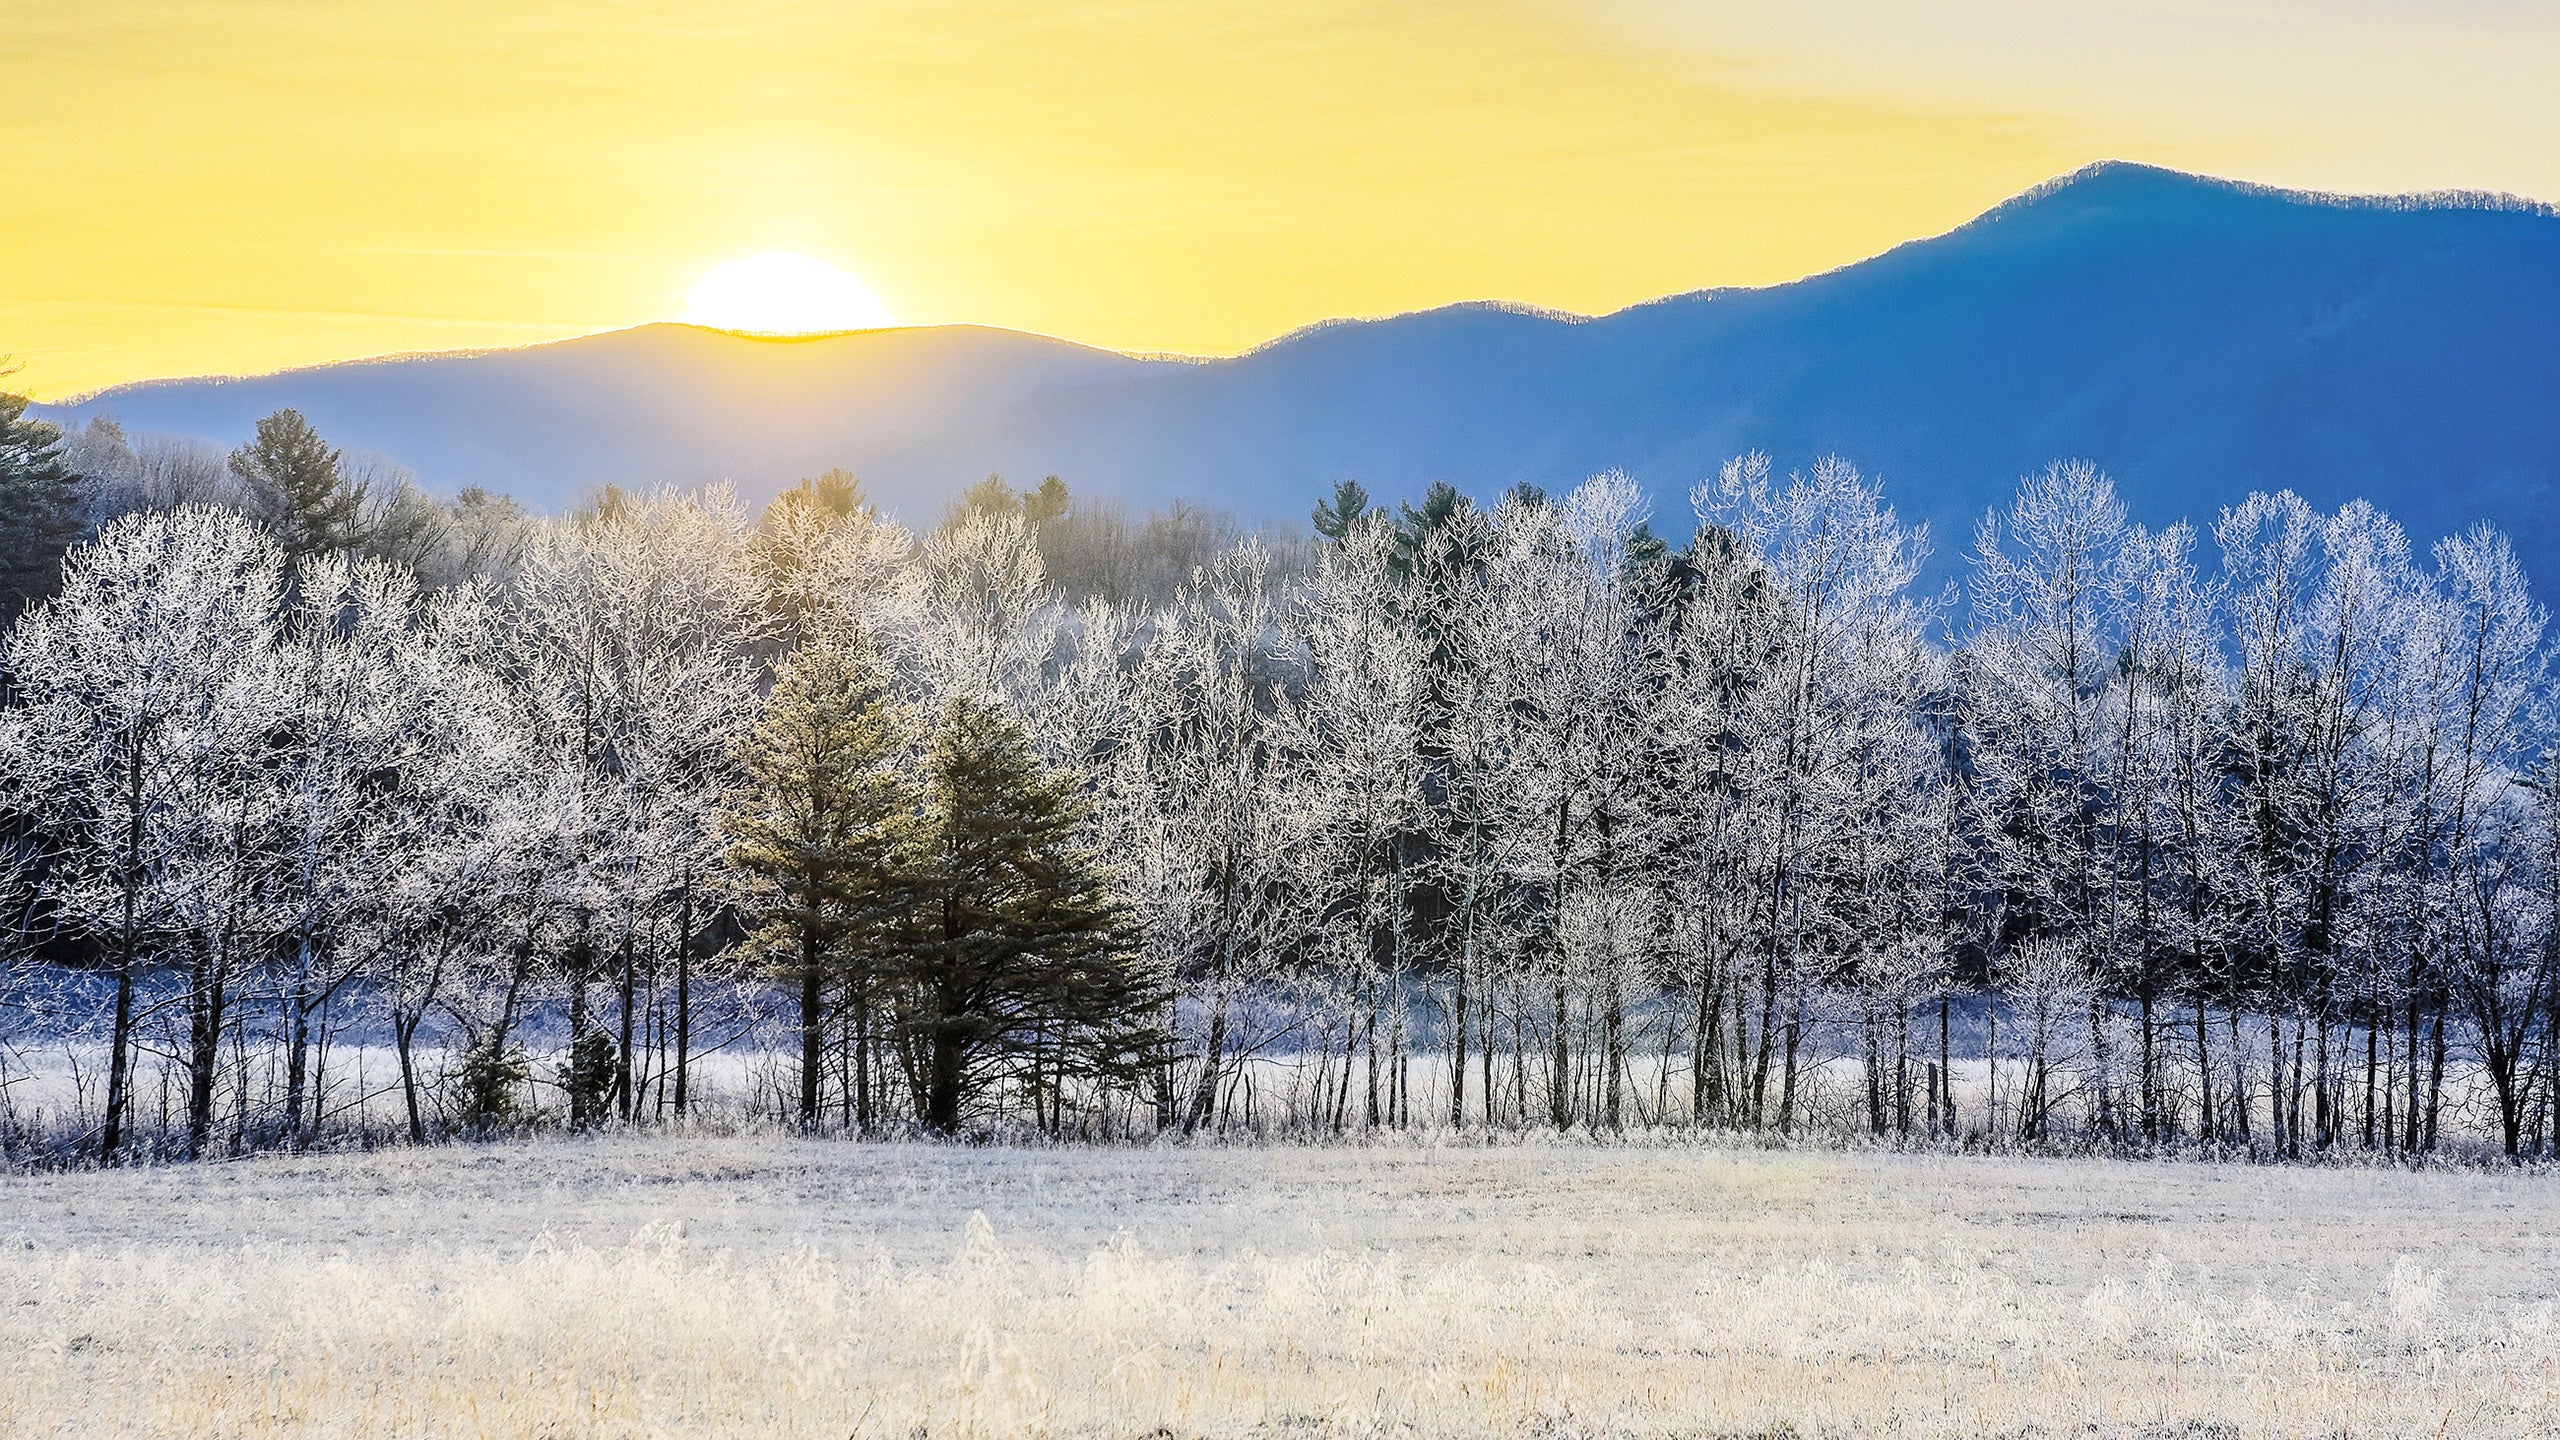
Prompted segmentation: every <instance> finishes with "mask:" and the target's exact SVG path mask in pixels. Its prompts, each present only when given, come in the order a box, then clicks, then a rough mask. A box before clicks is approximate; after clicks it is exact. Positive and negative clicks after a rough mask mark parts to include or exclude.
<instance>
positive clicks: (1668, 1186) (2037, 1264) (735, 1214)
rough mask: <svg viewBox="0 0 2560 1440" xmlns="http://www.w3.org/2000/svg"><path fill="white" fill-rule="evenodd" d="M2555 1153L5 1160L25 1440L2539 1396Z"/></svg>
mask: <svg viewBox="0 0 2560 1440" xmlns="http://www.w3.org/2000/svg"><path fill="white" fill-rule="evenodd" d="M2554 1276H2560V1190H2555V1189H2554V1184H2553V1181H2552V1180H2551V1179H2550V1178H2549V1177H2547V1176H2533V1175H2521V1174H2517V1175H2500V1174H2482V1173H2443V1172H2439V1173H2418V1174H2410V1173H2401V1172H2393V1171H2376V1170H2349V1169H2285V1168H2246V1167H2233V1166H2209V1165H2198V1164H2176V1163H2158V1164H2153V1163H2141V1164H2134V1163H2118V1162H2102V1161H2089V1160H2017V1159H1968V1158H1947V1157H1924V1156H1898V1155H1891V1154H1884V1153H1861V1152H1848V1153H1843V1152H1827V1153H1788V1152H1766V1151H1735V1150H1728V1149H1715V1148H1684V1147H1649V1146H1622V1147H1613V1146H1599V1145H1588V1144H1573V1145H1568V1144H1546V1143H1532V1144H1519V1145H1501V1146H1491V1147H1475V1146H1465V1145H1454V1144H1436V1143H1423V1144H1402V1145H1391V1144H1381V1145H1377V1146H1368V1147H1361V1146H1337V1147H1300V1146H1269V1147H1207V1146H1204V1147H1197V1148H1181V1147H1173V1146H1164V1147H1157V1148H1147V1149H1038V1150H1024V1149H973V1148H948V1147H934V1146H926V1145H856V1144H847V1143H838V1142H802V1141H796V1140H782V1139H754V1138H743V1139H691V1138H680V1137H653V1138H646V1139H599V1140H590V1141H562V1140H551V1141H540V1142H531V1143H525V1144H515V1145H497V1146H490V1147H486V1148H440V1149H429V1150H421V1151H393V1152H384V1153H379V1154H373V1155H356V1156H329V1157H314V1158H303V1159H263V1160H255V1161H247V1162H241V1163H236V1164H227V1165H209V1166H202V1167H192V1168H169V1169H141V1170H133V1171H126V1172H112V1173H87V1174H53V1175H27V1176H14V1177H6V1178H0V1356H5V1357H7V1363H5V1364H0V1435H7V1436H12V1437H18V1436H70V1435H80V1436H93V1435H153V1436H189V1437H191V1436H216V1435H220V1436H268V1435H297V1436H298V1435H346V1436H358V1435H367V1436H370V1435H395V1434H396V1435H402V1436H411V1435H435V1436H448V1435H449V1436H510V1437H512V1436H562V1437H566V1436H615V1437H619V1436H661V1435H665V1436H673V1435H685V1436H750V1435H752V1436H766V1435H780V1436H830V1437H843V1436H848V1435H864V1436H911V1435H951V1434H986V1435H1013V1434H1060V1435H1112V1436H1119V1435H1143V1434H1149V1433H1169V1434H1173V1435H1195V1434H1199V1435H1231V1434H1363V1435H1366V1434H1379V1433H1397V1434H1407V1435H1417V1436H1438V1435H1492V1434H1519V1433H1524V1432H1536V1433H1545V1434H1552V1435H1582V1434H1617V1433H1630V1434H1684V1435H1698V1434H1710V1435H1714V1434H1723V1435H1751V1434H1758V1435H1775V1434H1787V1433H1794V1434H1797V1435H1803V1436H1812V1435H1834V1434H1838V1435H1896V1436H1906V1435H1907V1436H1980V1435H2028V1434H2052V1435H2061V1434H2072V1435H2086V1434H2104V1435H2118V1434H2120V1435H2144V1436H2154V1435H2171V1434H2176V1435H2187V1434H2241V1435H2306V1436H2307V1435H2338V1434H2346V1435H2358V1436H2361V1435H2393V1436H2397V1435H2462V1436H2476V1435H2527V1434H2535V1433H2550V1432H2551V1431H2552V1430H2553V1429H2554V1428H2556V1427H2560V1324H2556V1323H2555V1316H2554V1308H2553V1301H2554V1288H2555V1283H2554V1278H2553V1277H2554Z"/></svg>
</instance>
